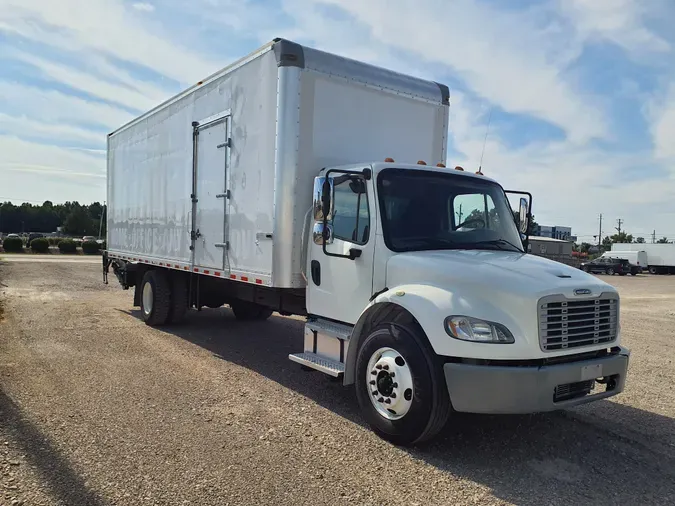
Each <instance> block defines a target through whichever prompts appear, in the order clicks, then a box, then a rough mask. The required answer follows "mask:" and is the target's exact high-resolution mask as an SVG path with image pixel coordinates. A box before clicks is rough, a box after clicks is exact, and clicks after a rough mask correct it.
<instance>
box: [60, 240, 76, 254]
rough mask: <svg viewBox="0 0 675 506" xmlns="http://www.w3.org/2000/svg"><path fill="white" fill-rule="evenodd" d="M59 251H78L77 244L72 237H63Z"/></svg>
mask: <svg viewBox="0 0 675 506" xmlns="http://www.w3.org/2000/svg"><path fill="white" fill-rule="evenodd" d="M59 251H60V252H61V253H77V244H75V241H73V240H72V239H61V242H59Z"/></svg>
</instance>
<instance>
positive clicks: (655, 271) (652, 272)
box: [649, 267, 659, 274]
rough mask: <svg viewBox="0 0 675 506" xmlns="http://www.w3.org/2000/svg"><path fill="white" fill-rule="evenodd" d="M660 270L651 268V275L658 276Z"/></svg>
mask: <svg viewBox="0 0 675 506" xmlns="http://www.w3.org/2000/svg"><path fill="white" fill-rule="evenodd" d="M658 273H659V270H658V269H657V268H656V267H650V268H649V274H658Z"/></svg>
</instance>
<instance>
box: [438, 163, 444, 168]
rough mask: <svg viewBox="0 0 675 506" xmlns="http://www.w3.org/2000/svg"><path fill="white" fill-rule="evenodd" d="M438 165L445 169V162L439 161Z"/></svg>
mask: <svg viewBox="0 0 675 506" xmlns="http://www.w3.org/2000/svg"><path fill="white" fill-rule="evenodd" d="M436 167H441V168H442V169H445V164H443V163H437V164H436Z"/></svg>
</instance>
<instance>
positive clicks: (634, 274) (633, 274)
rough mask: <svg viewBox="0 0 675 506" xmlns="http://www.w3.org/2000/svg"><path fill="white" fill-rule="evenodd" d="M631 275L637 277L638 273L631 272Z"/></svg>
mask: <svg viewBox="0 0 675 506" xmlns="http://www.w3.org/2000/svg"><path fill="white" fill-rule="evenodd" d="M630 275H631V276H637V275H638V273H637V272H631V273H630Z"/></svg>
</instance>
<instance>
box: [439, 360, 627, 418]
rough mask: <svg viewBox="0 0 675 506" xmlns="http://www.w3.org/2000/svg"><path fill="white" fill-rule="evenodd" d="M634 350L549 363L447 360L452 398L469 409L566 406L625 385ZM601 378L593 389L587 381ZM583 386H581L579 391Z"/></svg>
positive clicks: (496, 411) (457, 408)
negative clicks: (588, 389) (586, 389)
mask: <svg viewBox="0 0 675 506" xmlns="http://www.w3.org/2000/svg"><path fill="white" fill-rule="evenodd" d="M629 355H630V351H629V350H628V349H626V348H620V350H619V352H618V353H615V354H612V355H608V356H605V357H601V358H594V359H587V360H580V361H577V362H568V363H562V364H555V365H545V366H529V367H519V366H493V365H471V364H462V363H447V364H445V365H444V366H443V370H444V373H445V381H446V383H447V387H448V392H449V394H450V401H451V402H452V406H453V408H454V409H455V411H461V412H465V413H491V414H516V413H521V414H522V413H537V412H542V411H553V410H556V409H564V408H568V407H571V406H576V405H579V404H585V403H587V402H592V401H596V400H599V399H605V398H607V397H611V396H613V395H616V394H618V393H620V392H622V391H623V388H624V384H625V381H626V372H627V370H628V357H629ZM597 378H605V379H606V380H608V381H607V382H606V383H605V384H600V383H597V382H596V383H595V384H594V390H593V391H592V392H591V393H587V394H585V395H584V394H583V388H584V385H588V384H589V383H585V382H589V381H591V380H595V379H597ZM577 389H579V390H581V391H579V392H577V395H576V396H575V392H576V391H577Z"/></svg>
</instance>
